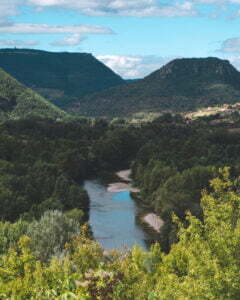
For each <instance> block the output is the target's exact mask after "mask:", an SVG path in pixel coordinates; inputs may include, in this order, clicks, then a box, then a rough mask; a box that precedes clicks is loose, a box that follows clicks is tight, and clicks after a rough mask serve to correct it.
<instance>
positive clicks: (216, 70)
mask: <svg viewBox="0 0 240 300" xmlns="http://www.w3.org/2000/svg"><path fill="white" fill-rule="evenodd" d="M239 99H240V73H239V72H238V71H237V70H236V69H235V68H234V67H233V66H232V65H231V64H230V63H229V62H228V61H226V60H221V59H218V58H211V57H210V58H189V59H187V58H186V59H176V60H173V61H172V62H170V63H168V64H167V65H165V66H164V67H162V68H161V69H160V70H157V71H156V72H153V73H152V74H150V75H149V76H147V77H145V78H144V79H142V80H138V81H136V82H132V83H128V84H125V85H121V86H118V87H115V88H111V89H108V90H106V91H103V92H100V93H95V94H93V95H90V96H86V97H80V98H79V101H77V102H76V103H72V105H70V106H69V111H71V112H75V113H76V112H77V113H81V114H84V115H87V116H106V117H119V116H126V115H131V114H133V113H137V112H142V111H143V112H144V111H145V112H146V111H147V112H149V111H150V112H162V111H172V112H174V111H175V112H176V111H178V112H180V111H192V110H196V109H198V108H201V107H207V106H214V105H217V104H224V103H235V102H239Z"/></svg>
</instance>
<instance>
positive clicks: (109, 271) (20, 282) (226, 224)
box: [0, 114, 240, 300]
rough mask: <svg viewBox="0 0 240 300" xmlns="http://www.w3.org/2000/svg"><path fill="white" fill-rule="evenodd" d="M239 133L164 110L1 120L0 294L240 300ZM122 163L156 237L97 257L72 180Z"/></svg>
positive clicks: (85, 206) (21, 299)
mask: <svg viewBox="0 0 240 300" xmlns="http://www.w3.org/2000/svg"><path fill="white" fill-rule="evenodd" d="M233 127H235V128H233ZM237 128H238V121H236V120H235V121H234V124H233V123H226V122H222V123H216V124H213V123H212V119H211V120H208V119H207V118H202V119H201V118H200V119H197V120H195V121H192V122H189V121H188V120H185V119H183V118H181V117H180V116H178V115H176V116H172V115H169V114H167V115H163V116H161V117H159V118H158V119H156V120H155V121H153V122H146V123H144V124H140V125H139V124H137V125H132V124H128V123H127V122H122V121H121V122H117V121H116V120H115V121H112V122H107V121H106V120H102V119H97V120H95V121H94V122H92V121H91V120H87V119H85V120H84V119H82V120H81V122H80V121H78V122H77V121H75V122H73V121H68V122H59V121H55V120H53V119H40V118H32V119H25V120H8V121H5V122H3V123H1V125H0V190H1V193H0V216H1V223H0V299H14V300H25V299H82V300H83V299H99V300H107V299H116V300H118V299H136V300H138V299H140V300H141V299H142V300H144V299H149V300H155V299H156V300H157V299H239V296H240V288H239V286H240V285H239V282H240V276H239V253H240V252H239V248H240V223H239V214H240V196H239V184H240V182H239V166H240V158H239V149H240V133H239V131H238V130H233V129H237ZM130 165H131V168H132V172H133V180H134V182H135V183H136V184H137V185H138V187H139V188H140V189H141V192H140V195H139V196H138V198H137V199H136V201H138V202H139V203H140V205H145V206H147V207H149V209H151V210H152V211H154V212H156V213H157V214H158V215H159V216H161V217H162V218H163V219H164V221H165V225H164V227H163V229H162V231H161V234H160V235H161V236H160V240H161V242H160V244H158V243H157V244H155V245H153V246H152V248H151V249H150V251H144V250H143V249H140V248H139V247H134V248H133V249H131V250H129V252H127V253H118V252H117V251H110V252H106V251H104V249H102V248H101V247H100V246H99V244H97V243H96V242H95V241H94V240H93V239H92V237H91V229H90V228H89V226H88V225H87V223H86V222H87V221H88V210H89V199H88V196H87V194H86V192H85V191H84V189H83V188H82V187H81V186H82V183H83V181H84V180H85V179H87V178H91V176H93V175H94V176H96V174H98V176H99V177H101V176H103V174H109V173H111V172H115V171H116V170H119V169H125V168H127V167H129V166H130Z"/></svg>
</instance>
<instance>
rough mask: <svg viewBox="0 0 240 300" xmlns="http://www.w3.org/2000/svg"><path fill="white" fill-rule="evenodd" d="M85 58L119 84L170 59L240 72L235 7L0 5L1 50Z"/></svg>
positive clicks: (81, 2) (182, 0) (99, 0)
mask: <svg viewBox="0 0 240 300" xmlns="http://www.w3.org/2000/svg"><path fill="white" fill-rule="evenodd" d="M12 47H16V48H33V49H42V50H48V51H57V52H63V51H64V52H65V51H68V52H88V53H92V54H93V55H94V56H95V57H97V58H98V59H99V60H101V61H102V62H103V63H105V64H106V65H107V66H109V67H110V68H111V69H113V70H114V71H115V72H116V73H118V74H119V75H121V76H122V77H123V78H129V79H134V78H142V77H144V76H147V75H148V74H150V73H151V72H153V71H155V70H157V69H159V68H160V67H161V66H162V65H164V64H166V63H167V62H169V61H171V60H172V59H174V58H180V57H209V56H215V57H219V58H223V59H228V60H230V62H231V63H232V64H233V65H234V66H235V67H236V68H237V69H238V70H240V0H171V1H170V0H0V48H12Z"/></svg>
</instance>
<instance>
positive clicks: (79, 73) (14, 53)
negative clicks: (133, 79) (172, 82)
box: [0, 49, 124, 106]
mask: <svg viewBox="0 0 240 300" xmlns="http://www.w3.org/2000/svg"><path fill="white" fill-rule="evenodd" d="M0 67H1V68H3V69H4V70H5V71H6V72H7V73H9V74H10V75H11V76H13V77H14V78H16V79H17V80H19V81H20V82H21V83H23V84H25V85H26V86H27V87H29V88H32V89H34V90H35V91H36V92H38V93H39V94H40V95H42V96H43V97H45V98H47V99H48V100H50V101H51V102H53V103H54V104H55V105H58V106H64V105H66V104H67V103H69V102H71V101H74V100H75V99H76V97H80V96H83V95H86V94H90V93H93V92H97V91H101V90H104V89H106V88H110V87H112V86H116V85H120V84H122V83H124V81H123V80H122V78H121V77H120V76H118V75H117V74H115V73H114V72H113V71H112V70H110V69H109V68H108V67H107V66H105V65H104V64H103V63H101V62H100V61H98V60H97V59H96V58H95V57H94V56H92V55H91V54H88V53H67V52H62V53H54V52H47V51H40V50H31V49H1V50H0Z"/></svg>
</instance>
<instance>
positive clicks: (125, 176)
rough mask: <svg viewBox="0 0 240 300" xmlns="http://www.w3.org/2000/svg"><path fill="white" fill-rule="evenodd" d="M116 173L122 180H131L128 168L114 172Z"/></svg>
mask: <svg viewBox="0 0 240 300" xmlns="http://www.w3.org/2000/svg"><path fill="white" fill-rule="evenodd" d="M116 175H117V176H118V177H119V178H120V179H122V180H124V181H127V182H131V181H132V179H131V177H130V176H131V170H130V169H128V170H122V171H119V172H117V173H116Z"/></svg>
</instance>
